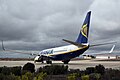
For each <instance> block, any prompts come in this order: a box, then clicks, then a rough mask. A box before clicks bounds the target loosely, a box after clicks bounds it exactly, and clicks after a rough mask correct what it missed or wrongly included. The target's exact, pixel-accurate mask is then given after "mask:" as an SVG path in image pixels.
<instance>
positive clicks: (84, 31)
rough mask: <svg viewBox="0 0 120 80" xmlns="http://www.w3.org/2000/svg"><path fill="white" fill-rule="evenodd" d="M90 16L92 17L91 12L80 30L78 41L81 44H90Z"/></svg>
mask: <svg viewBox="0 0 120 80" xmlns="http://www.w3.org/2000/svg"><path fill="white" fill-rule="evenodd" d="M90 16H91V11H89V12H88V13H87V15H86V18H85V20H84V23H83V25H82V28H81V30H80V34H79V36H78V38H77V40H76V42H77V43H80V44H87V43H88V34H89V25H90Z"/></svg>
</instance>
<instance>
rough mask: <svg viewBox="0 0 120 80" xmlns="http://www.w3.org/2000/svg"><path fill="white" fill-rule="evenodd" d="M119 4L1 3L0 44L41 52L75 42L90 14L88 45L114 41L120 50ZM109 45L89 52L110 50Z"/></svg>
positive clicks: (117, 0)
mask: <svg viewBox="0 0 120 80" xmlns="http://www.w3.org/2000/svg"><path fill="white" fill-rule="evenodd" d="M119 9H120V0H109V1H107V0H0V40H4V45H5V47H6V48H9V49H23V50H42V49H45V48H51V47H56V46H61V45H67V43H66V42H63V41H62V39H69V40H72V41H75V40H76V38H77V36H78V34H79V31H80V28H81V26H82V23H83V20H84V18H85V16H86V13H87V12H88V11H90V10H91V11H92V16H91V24H90V35H89V43H90V44H93V43H104V42H111V41H117V44H116V48H115V49H116V50H119V49H120V10H119ZM111 47H112V45H108V46H101V47H97V48H91V49H90V50H89V51H92V52H95V51H98V52H99V51H101V50H108V51H109V50H110V48H111Z"/></svg>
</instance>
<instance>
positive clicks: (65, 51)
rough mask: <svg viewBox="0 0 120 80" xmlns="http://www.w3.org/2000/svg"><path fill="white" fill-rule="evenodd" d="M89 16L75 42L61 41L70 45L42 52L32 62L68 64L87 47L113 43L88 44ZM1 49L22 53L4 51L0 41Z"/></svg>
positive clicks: (89, 14)
mask: <svg viewBox="0 0 120 80" xmlns="http://www.w3.org/2000/svg"><path fill="white" fill-rule="evenodd" d="M90 16H91V11H89V12H88V13H87V15H86V17H85V20H84V22H83V25H82V28H81V30H80V33H79V35H78V38H77V39H76V41H70V40H66V39H63V41H65V42H67V43H70V44H71V45H67V46H61V47H55V48H50V49H45V50H42V51H40V52H39V54H38V55H37V56H36V57H35V58H34V62H42V63H43V62H44V61H46V63H47V64H52V61H54V60H55V61H62V62H63V63H64V64H68V63H69V61H70V60H71V59H73V58H75V57H78V56H79V55H82V54H83V53H84V52H85V51H86V50H87V49H89V47H93V46H99V45H106V44H111V43H113V42H110V43H103V44H93V45H90V44H89V43H88V35H89V26H90ZM2 48H3V50H4V51H11V52H17V53H23V52H18V51H14V50H6V49H5V48H4V45H3V41H2ZM25 53H26V52H25ZM30 54H31V53H30ZM33 55H36V54H33Z"/></svg>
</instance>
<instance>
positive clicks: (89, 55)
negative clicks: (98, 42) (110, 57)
mask: <svg viewBox="0 0 120 80" xmlns="http://www.w3.org/2000/svg"><path fill="white" fill-rule="evenodd" d="M114 48H115V45H113V46H112V48H111V50H110V51H109V52H105V53H96V54H95V53H94V54H83V56H88V57H91V56H94V57H95V56H97V55H107V54H111V53H112V52H113V50H114Z"/></svg>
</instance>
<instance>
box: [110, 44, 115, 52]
mask: <svg viewBox="0 0 120 80" xmlns="http://www.w3.org/2000/svg"><path fill="white" fill-rule="evenodd" d="M114 48H115V45H113V47H112V48H111V50H110V52H109V53H112V52H113V50H114Z"/></svg>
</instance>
